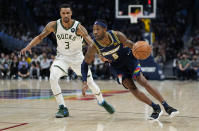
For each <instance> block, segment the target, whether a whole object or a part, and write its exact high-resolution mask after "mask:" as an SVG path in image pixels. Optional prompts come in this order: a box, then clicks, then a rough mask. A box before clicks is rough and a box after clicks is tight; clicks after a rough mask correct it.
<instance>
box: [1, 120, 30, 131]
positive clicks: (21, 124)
mask: <svg viewBox="0 0 199 131" xmlns="http://www.w3.org/2000/svg"><path fill="white" fill-rule="evenodd" d="M0 123H9V122H0ZM10 124H14V123H10ZM15 124H16V123H15ZM27 124H28V123H18V124H17V125H14V126H9V127H6V128H3V129H0V131H4V130H8V129H11V128H16V127H19V126H23V125H27Z"/></svg>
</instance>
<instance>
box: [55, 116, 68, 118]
mask: <svg viewBox="0 0 199 131" xmlns="http://www.w3.org/2000/svg"><path fill="white" fill-rule="evenodd" d="M55 117H56V118H64V117H69V115H65V116H61V115H60V116H59V115H56V116H55Z"/></svg>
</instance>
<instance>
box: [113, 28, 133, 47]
mask: <svg viewBox="0 0 199 131" xmlns="http://www.w3.org/2000/svg"><path fill="white" fill-rule="evenodd" d="M116 35H117V37H118V39H119V41H120V42H121V43H122V44H124V45H125V46H127V47H129V48H133V45H134V43H133V42H132V41H131V40H129V39H128V38H127V37H126V36H125V35H124V34H123V33H122V32H119V31H116Z"/></svg>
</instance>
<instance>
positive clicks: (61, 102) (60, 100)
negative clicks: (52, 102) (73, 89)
mask: <svg viewBox="0 0 199 131" xmlns="http://www.w3.org/2000/svg"><path fill="white" fill-rule="evenodd" d="M55 99H56V101H57V103H58V105H64V107H66V105H65V102H64V97H63V95H62V93H61V94H59V95H56V96H55Z"/></svg>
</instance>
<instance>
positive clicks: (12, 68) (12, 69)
mask: <svg viewBox="0 0 199 131" xmlns="http://www.w3.org/2000/svg"><path fill="white" fill-rule="evenodd" d="M18 64H19V62H18V58H17V56H14V57H13V60H12V63H11V66H10V78H11V79H13V78H14V79H18Z"/></svg>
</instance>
